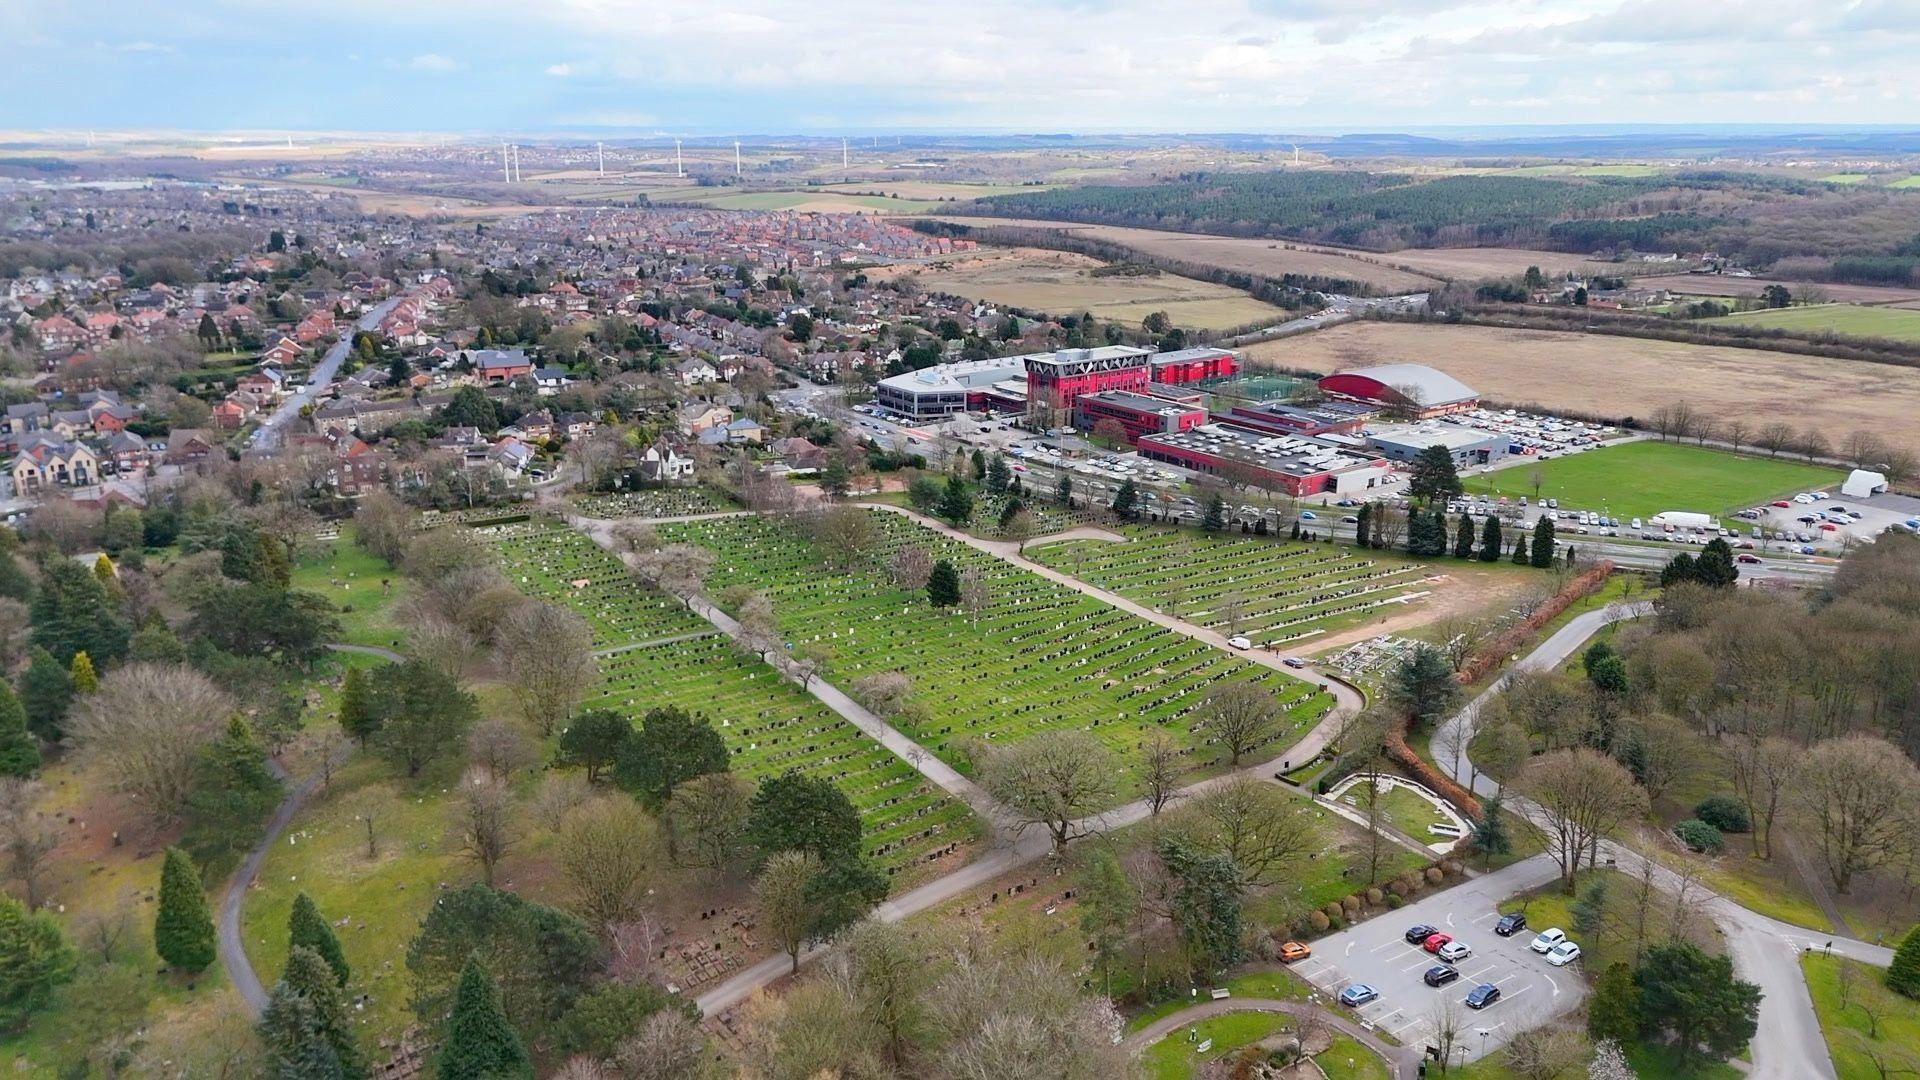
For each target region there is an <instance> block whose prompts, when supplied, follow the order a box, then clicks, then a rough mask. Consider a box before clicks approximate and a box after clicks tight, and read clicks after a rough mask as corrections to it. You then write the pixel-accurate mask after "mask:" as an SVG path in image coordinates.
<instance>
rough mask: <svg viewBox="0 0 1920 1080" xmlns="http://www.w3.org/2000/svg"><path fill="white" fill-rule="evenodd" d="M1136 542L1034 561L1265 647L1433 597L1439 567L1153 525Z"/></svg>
mask: <svg viewBox="0 0 1920 1080" xmlns="http://www.w3.org/2000/svg"><path fill="white" fill-rule="evenodd" d="M1123 532H1124V533H1125V535H1126V536H1127V537H1128V540H1127V542H1126V543H1113V542H1111V541H1104V540H1070V541H1064V542H1060V543H1052V544H1045V545H1037V546H1032V547H1029V548H1028V549H1027V556H1028V557H1029V558H1031V559H1033V560H1034V561H1036V562H1039V563H1041V564H1043V565H1045V566H1049V567H1052V568H1053V569H1056V570H1061V571H1064V572H1066V573H1069V574H1072V575H1073V576H1075V577H1077V578H1080V579H1081V580H1082V581H1086V582H1088V583H1090V584H1093V585H1097V586H1099V587H1100V588H1103V589H1106V590H1109V591H1111V592H1116V593H1119V594H1120V595H1121V596H1124V597H1127V598H1128V599H1130V600H1135V601H1138V602H1140V603H1143V604H1148V605H1151V606H1153V607H1155V608H1157V609H1159V610H1161V611H1164V612H1166V613H1168V614H1170V615H1175V616H1178V617H1179V618H1182V619H1185V620H1187V621H1189V622H1193V623H1198V624H1200V625H1202V626H1206V627H1209V628H1211V629H1214V630H1217V631H1219V632H1220V633H1223V634H1227V635H1230V636H1231V635H1241V634H1243V635H1245V636H1246V637H1248V638H1250V639H1252V641H1253V643H1254V645H1255V647H1257V648H1273V647H1279V646H1282V645H1287V644H1290V643H1294V642H1299V641H1303V640H1308V639H1311V638H1314V637H1317V636H1319V635H1320V634H1324V633H1328V632H1330V631H1332V630H1336V629H1340V628H1342V627H1345V626H1350V625H1353V624H1354V623H1358V622H1363V621H1365V620H1366V619H1368V618H1369V617H1371V616H1372V615H1373V614H1374V613H1375V612H1376V611H1377V610H1378V609H1379V608H1382V607H1385V606H1388V605H1397V604H1409V603H1415V602H1417V601H1418V600H1419V599H1420V598H1421V597H1423V596H1425V595H1427V592H1428V590H1429V585H1428V580H1427V579H1428V577H1429V575H1430V574H1431V568H1430V567H1429V566H1427V565H1426V564H1423V563H1420V562H1416V561H1413V560H1410V559H1406V558H1404V557H1401V556H1398V555H1394V554H1391V553H1386V552H1363V551H1360V550H1358V549H1355V548H1352V547H1347V546H1345V545H1331V544H1314V543H1301V542H1298V541H1285V540H1265V539H1254V538H1246V537H1237V536H1207V535H1205V534H1199V533H1195V532H1191V531H1171V530H1166V529H1154V528H1148V527H1145V526H1134V527H1129V528H1127V529H1124V530H1123Z"/></svg>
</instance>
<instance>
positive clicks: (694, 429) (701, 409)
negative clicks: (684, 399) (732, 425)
mask: <svg viewBox="0 0 1920 1080" xmlns="http://www.w3.org/2000/svg"><path fill="white" fill-rule="evenodd" d="M677 419H678V421H679V426H680V432H681V434H683V435H699V434H700V433H701V432H703V431H706V430H707V429H709V428H717V427H721V426H722V425H725V424H727V423H729V422H731V421H732V420H733V410H732V409H729V408H727V407H726V406H725V405H715V404H713V403H712V402H707V401H693V402H688V403H687V404H685V405H682V406H681V407H680V412H679V414H678V417H677Z"/></svg>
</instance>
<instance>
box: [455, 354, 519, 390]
mask: <svg viewBox="0 0 1920 1080" xmlns="http://www.w3.org/2000/svg"><path fill="white" fill-rule="evenodd" d="M466 357H467V359H468V360H470V361H472V363H473V370H474V373H475V374H476V375H478V376H480V381H481V382H485V383H510V382H512V381H513V380H515V379H524V378H526V377H527V376H529V375H531V374H533V361H532V360H530V359H528V358H527V351H526V350H525V349H472V350H469V351H468V352H467V354H466Z"/></svg>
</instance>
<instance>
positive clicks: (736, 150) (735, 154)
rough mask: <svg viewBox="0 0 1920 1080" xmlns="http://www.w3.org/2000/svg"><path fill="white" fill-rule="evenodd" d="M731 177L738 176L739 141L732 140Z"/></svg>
mask: <svg viewBox="0 0 1920 1080" xmlns="http://www.w3.org/2000/svg"><path fill="white" fill-rule="evenodd" d="M733 175H735V176H739V175H740V140H739V139H735V140H733Z"/></svg>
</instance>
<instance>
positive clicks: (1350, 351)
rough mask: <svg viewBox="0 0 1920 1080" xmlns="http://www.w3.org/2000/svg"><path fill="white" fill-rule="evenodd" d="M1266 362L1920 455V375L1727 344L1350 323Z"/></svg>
mask: <svg viewBox="0 0 1920 1080" xmlns="http://www.w3.org/2000/svg"><path fill="white" fill-rule="evenodd" d="M1247 354H1248V356H1249V358H1250V359H1251V360H1252V361H1253V363H1254V364H1255V365H1256V366H1257V365H1259V364H1260V363H1262V362H1265V363H1267V364H1271V365H1277V366H1284V367H1288V368H1304V369H1306V370H1309V371H1322V372H1329V371H1338V370H1340V369H1342V368H1348V367H1363V366H1366V365H1369V364H1382V363H1390V362H1396V361H1410V362H1414V363H1422V364H1428V365H1431V366H1432V367H1435V368H1438V369H1440V370H1441V371H1444V372H1446V373H1447V374H1449V375H1452V376H1453V377H1455V378H1457V379H1460V380H1461V381H1463V382H1465V383H1466V384H1467V385H1469V386H1473V387H1477V388H1478V389H1479V390H1480V392H1481V393H1482V394H1484V395H1485V396H1486V397H1487V399H1488V400H1491V401H1499V402H1505V403H1508V404H1515V405H1517V404H1522V403H1526V404H1537V405H1540V406H1542V407H1544V408H1547V409H1577V410H1580V411H1582V412H1587V413H1598V414H1604V415H1610V416H1619V417H1625V416H1635V415H1638V416H1645V415H1647V414H1648V413H1649V412H1651V411H1652V410H1654V409H1656V408H1658V407H1660V406H1662V405H1668V404H1672V403H1674V402H1676V401H1687V402H1690V403H1691V404H1692V405H1693V406H1694V407H1695V408H1696V409H1699V410H1700V411H1701V412H1702V413H1703V414H1704V415H1706V416H1710V417H1726V416H1742V417H1748V418H1758V419H1765V418H1770V417H1773V416H1780V417H1784V418H1786V419H1788V420H1789V421H1791V422H1792V423H1793V425H1794V427H1795V428H1796V429H1799V428H1805V427H1819V428H1822V429H1824V430H1826V431H1828V432H1830V433H1832V434H1834V435H1835V436H1839V435H1844V434H1845V433H1847V432H1851V431H1856V430H1870V431H1876V432H1878V433H1879V434H1880V435H1881V436H1883V437H1884V438H1886V439H1888V440H1889V441H1891V442H1894V443H1896V444H1898V445H1900V446H1903V447H1905V448H1907V449H1909V450H1915V451H1920V427H1916V426H1915V425H1914V424H1913V423H1912V422H1911V418H1912V417H1914V416H1916V415H1920V370H1917V369H1914V368H1905V367H1897V366H1893V365H1890V364H1869V363H1860V362H1855V361H1848V360H1837V359H1831V358H1825V357H1808V356H1797V355H1793V354H1789V353H1774V352H1767V351H1765V350H1763V349H1739V348H1731V347H1728V346H1723V345H1693V344H1688V343H1684V342H1673V341H1654V340H1649V339H1644V338H1626V337H1611V336H1607V337H1602V336H1599V335H1586V334H1572V333H1561V332H1557V331H1551V330H1513V329H1507V328H1504V327H1489V326H1443V325H1437V324H1430V323H1429V324H1416V323H1384V322H1353V323H1347V324H1344V325H1341V326H1333V327H1329V328H1327V329H1325V330H1320V331H1316V332H1314V333H1311V334H1301V335H1296V336H1294V337H1290V338H1286V339H1283V340H1281V341H1272V342H1265V343H1262V344H1259V345H1254V346H1251V347H1249V348H1248V349H1247Z"/></svg>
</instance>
